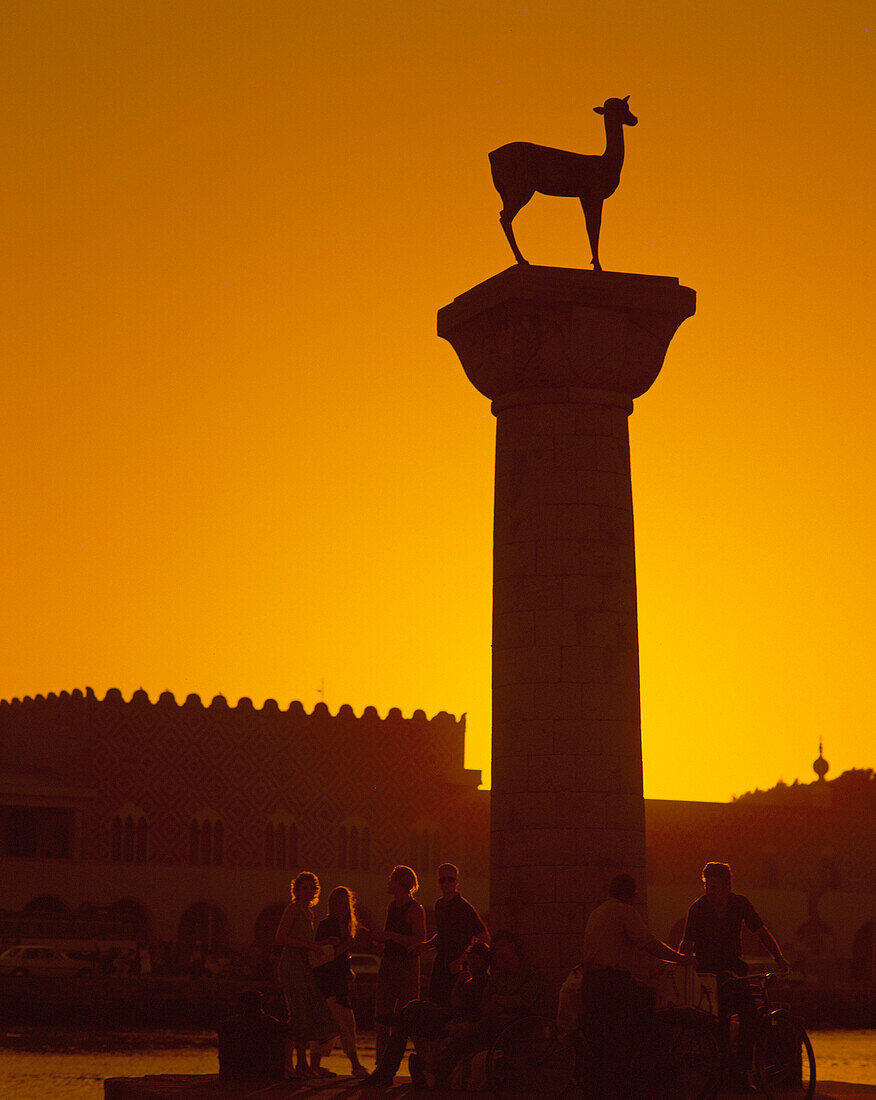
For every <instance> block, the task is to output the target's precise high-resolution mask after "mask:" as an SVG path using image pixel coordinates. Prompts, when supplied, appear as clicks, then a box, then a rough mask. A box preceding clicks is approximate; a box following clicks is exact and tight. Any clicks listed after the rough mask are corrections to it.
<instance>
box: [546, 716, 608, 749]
mask: <svg viewBox="0 0 876 1100" xmlns="http://www.w3.org/2000/svg"><path fill="white" fill-rule="evenodd" d="M551 727H552V728H551V736H552V743H553V751H554V752H555V753H558V754H560V755H562V756H577V755H587V756H598V755H599V754H600V753H601V752H602V737H601V736H600V735H599V722H598V721H594V720H593V719H586V718H555V719H554V720H553V722H552V723H551Z"/></svg>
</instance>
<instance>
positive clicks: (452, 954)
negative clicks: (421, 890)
mask: <svg viewBox="0 0 876 1100" xmlns="http://www.w3.org/2000/svg"><path fill="white" fill-rule="evenodd" d="M438 886H439V887H440V888H441V897H440V898H438V900H437V901H436V902H435V934H434V935H433V936H431V937H430V938H429V939H428V940H426V942H425V943H424V944H423V945H422V947H421V948H420V950H423V951H427V950H429V949H430V948H432V947H434V948H435V950H436V955H435V963H434V965H433V967H432V976H431V978H430V979H429V1000H430V1001H431V1002H432V1003H433V1004H436V1005H447V1006H449V1005H450V995H451V992H452V990H453V985H454V982H455V981H456V976H457V974H459V972H460V970H461V969H462V960H463V957H464V955H465V952H466V950H467V948H468V947H469V946H470V945H471V943H472V942H473V941H474V940H479V941H480V942H481V943H487V944H489V939H490V936H489V933H488V932H487V926H486V925H485V924H484V922H483V921H482V920H481V918H480V915H479V914H478V911H477V909H475V907H474V906H473V905H472V904H471V902H469V901H466V899H465V898H464V897H463V896H462V894H460V892H459V868H458V867H456V866H454V864H452V863H442V864H441V866H440V867H439V868H438Z"/></svg>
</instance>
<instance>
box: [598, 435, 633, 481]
mask: <svg viewBox="0 0 876 1100" xmlns="http://www.w3.org/2000/svg"><path fill="white" fill-rule="evenodd" d="M599 442H600V446H599V447H598V448H597V452H596V469H597V470H604V471H606V472H607V473H611V474H624V475H626V476H627V477H629V476H630V449H629V447H628V446H627V445H626V444H625V443H624V442H622V441H621V440H619V439H600V441H599Z"/></svg>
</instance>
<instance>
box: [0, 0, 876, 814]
mask: <svg viewBox="0 0 876 1100" xmlns="http://www.w3.org/2000/svg"><path fill="white" fill-rule="evenodd" d="M869 11H870V9H869V6H868V5H864V4H863V3H860V2H849V3H842V2H840V3H835V4H832V5H825V4H809V3H794V4H790V3H776V4H770V5H762V4H753V3H749V4H742V5H738V4H736V5H717V6H716V5H699V6H697V5H690V4H684V3H679V2H678V0H669V2H668V3H666V4H662V5H655V4H653V3H644V2H625V0H618V2H616V3H613V4H611V5H602V6H599V7H598V8H594V7H593V6H591V5H582V4H580V3H578V2H571V0H558V2H555V3H548V2H546V0H535V2H532V3H529V4H528V5H518V4H511V3H507V2H496V0H479V2H478V3H477V4H474V5H472V4H470V3H461V2H456V0H452V2H450V3H445V4H426V3H422V2H418V3H412V2H400V0H388V2H382V3H376V4H373V5H365V4H362V3H353V2H338V0H326V2H325V3H318V4H311V3H304V2H301V0H282V2H281V0H276V2H271V0H263V2H259V3H252V2H244V0H236V2H226V0H203V2H193V0H174V2H173V3H165V2H158V3H156V2H154V0H124V2H122V3H120V4H119V3H106V2H99V0H93V2H85V3H82V2H73V0H57V2H50V0H10V2H8V3H7V4H6V5H4V24H5V26H4V35H3V39H4V44H3V46H2V47H0V49H2V64H0V80H2V82H3V89H2V101H3V104H4V117H5V134H6V140H5V142H4V145H5V149H6V156H5V158H4V161H5V163H4V171H3V192H4V197H5V203H4V211H5V212H4V227H5V238H6V247H5V253H6V262H5V263H4V265H3V274H2V279H3V285H2V302H3V309H4V316H3V323H2V338H3V342H4V355H3V363H4V377H5V386H4V390H5V401H4V410H5V416H4V423H3V431H2V433H0V446H2V448H3V455H2V469H3V471H4V478H3V480H4V488H5V492H4V494H3V496H4V502H5V517H4V518H5V524H4V526H5V537H4V539H3V540H2V543H0V553H2V557H0V565H2V575H3V577H4V580H5V584H4V594H3V600H2V612H0V614H2V619H0V629H2V637H3V652H2V659H0V698H10V697H13V696H23V695H28V694H29V695H35V694H37V693H43V694H45V693H48V692H50V691H60V690H62V689H67V690H70V689H73V688H76V687H80V688H84V687H85V686H86V685H88V686H91V687H93V688H94V689H95V691H96V692H97V693H98V695H100V696H103V695H104V694H105V692H106V690H107V689H109V688H111V687H118V688H120V689H121V690H122V692H123V693H124V695H125V697H126V698H129V697H130V695H131V693H132V692H133V691H134V690H136V689H137V688H138V687H141V686H142V687H143V688H145V689H146V691H147V692H148V693H149V695H150V697H151V698H153V699H155V698H157V696H158V694H159V693H160V692H162V691H164V690H170V691H172V692H173V693H174V694H175V695H176V697H177V699H178V700H180V701H182V700H183V699H184V698H185V696H186V695H187V694H188V693H190V692H196V693H199V694H200V695H201V696H202V697H203V698H204V699H205V700H209V699H210V698H211V697H212V696H213V695H215V694H219V693H221V694H224V695H225V696H226V697H227V698H228V699H229V701H230V702H231V703H232V704H233V703H235V702H236V701H237V699H238V698H239V697H241V696H248V697H250V698H252V699H253V701H254V702H255V703H256V704H257V705H261V703H262V702H263V700H264V699H265V698H274V699H277V700H278V701H279V703H280V705H281V706H283V707H285V706H287V705H288V703H289V701H290V700H293V699H295V700H300V701H301V702H302V703H304V705H305V706H306V707H307V708H308V709H311V708H312V707H313V705H315V703H317V702H318V701H319V700H320V699H321V698H322V697H323V694H324V698H325V701H326V702H327V703H328V705H329V708H330V709H331V710H332V711H333V712H335V711H337V709H338V707H339V706H340V705H341V704H343V703H349V704H351V705H352V706H353V708H354V709H355V710H356V711H357V713H361V711H362V710H363V709H364V708H365V707H366V706H368V705H374V706H376V707H377V708H378V710H379V711H380V713H381V714H385V713H386V712H387V711H388V710H389V709H390V708H391V707H396V706H397V707H400V708H401V709H402V710H403V712H404V713H405V714H410V713H411V712H412V711H413V710H415V709H417V708H422V709H423V710H425V711H426V712H427V714H429V715H432V714H434V713H435V712H437V711H440V710H447V711H450V712H453V713H455V714H462V713H464V712H467V714H468V746H467V763H468V766H469V767H474V768H483V769H484V771H485V779H487V780H488V779H489V745H490V601H491V584H492V486H493V448H494V435H495V421H494V419H493V417H492V415H491V413H490V409H489V402H488V401H487V400H486V399H485V398H483V397H481V396H480V395H479V394H478V393H477V392H476V391H475V390H474V389H473V387H472V386H471V384H470V383H469V382H468V380H467V379H466V377H465V375H464V374H463V371H462V369H461V367H460V364H459V361H458V360H457V358H456V356H455V354H454V353H453V351H452V349H451V348H450V347H449V345H447V344H446V343H444V342H443V341H441V340H439V339H438V337H437V336H436V334H435V315H436V312H437V310H438V309H439V308H440V307H441V306H444V305H446V304H447V303H448V302H450V301H451V300H452V299H453V298H454V297H455V296H456V295H458V294H461V293H462V292H463V291H465V290H467V289H468V288H469V287H471V286H473V285H475V284H476V283H479V282H481V281H482V280H484V279H486V278H488V277H489V276H491V275H494V274H496V273H497V272H499V271H501V270H503V269H504V268H506V267H508V266H509V265H510V264H511V263H512V262H513V258H512V256H511V253H510V251H509V249H508V245H507V243H506V240H505V238H504V236H503V234H502V231H501V229H500V227H499V223H498V219H497V214H498V210H499V201H498V196H497V195H496V193H495V191H494V189H493V186H492V183H491V180H490V171H489V165H488V162H487V153H488V152H489V150H491V149H493V148H495V147H497V146H499V145H501V144H503V143H504V142H508V141H514V140H527V141H534V142H538V143H541V144H545V145H552V146H557V147H560V148H568V149H575V150H577V151H580V152H588V153H589V152H594V153H595V152H601V151H602V148H603V144H604V133H603V128H602V123H601V120H600V119H599V118H598V117H597V116H596V115H594V113H593V110H592V108H593V107H594V106H595V105H597V104H599V103H602V102H603V100H605V99H606V97H608V96H625V95H627V94H629V95H630V107H631V108H632V110H633V111H634V112H635V114H636V115H637V116H638V119H639V124H638V126H637V127H636V128H635V130H631V131H630V132H628V134H627V135H626V142H627V145H626V161H625V164H624V172H623V179H622V182H621V186H620V188H619V190H618V192H617V194H616V195H614V196H613V197H612V198H611V199H610V200H609V201H608V202H607V203H606V207H605V214H604V219H603V226H602V237H601V242H600V256H601V259H602V263H603V266H604V267H605V269H606V270H617V271H630V272H646V273H649V274H662V275H673V276H677V277H678V278H679V279H680V280H681V282H682V284H684V285H686V286H689V287H693V288H694V289H695V290H696V291H697V296H698V305H697V314H696V316H695V317H693V318H691V319H690V320H689V321H686V322H685V323H684V325H683V326H682V327H681V329H680V330H679V332H678V334H677V336H676V337H675V338H674V340H673V343H672V346H671V348H670V351H669V354H668V356H667V360H666V364H665V366H664V369H663V372H662V374H661V376H660V378H659V379H658V380H657V382H656V383H655V385H654V387H653V389H652V390H651V391H650V392H649V393H647V394H646V395H645V396H644V397H643V398H641V400H639V401H638V402H637V403H636V407H635V411H634V413H633V416H632V418H631V421H630V436H631V450H632V464H633V492H634V500H635V509H636V514H635V519H636V542H637V546H636V552H637V563H638V587H639V635H640V668H641V682H642V739H643V747H644V762H645V795H646V796H647V797H651V798H684V799H704V800H710V799H715V800H721V799H727V798H729V797H731V796H732V795H733V794H734V793H737V794H738V793H741V792H743V791H744V790H747V789H750V788H753V787H755V786H760V787H768V786H772V785H773V784H774V783H775V782H776V781H777V780H778V779H780V778H781V779H784V780H786V781H788V782H790V781H792V780H793V779H795V778H800V779H802V780H806V781H809V780H811V779H812V778H813V775H812V772H811V762H812V760H813V759H814V758H815V756H816V755H817V752H818V741H819V738H823V741H824V754H825V756H826V757H827V758H828V760H829V761H830V763H831V777H833V776H835V775H837V774H839V772H841V771H843V770H844V769H846V768H851V767H868V766H872V765H873V764H874V763H876V761H874V759H873V737H872V714H873V711H874V704H876V701H874V697H873V682H874V677H873V672H872V663H873V662H872V633H873V627H872V624H873V621H874V617H876V606H874V597H873V583H872V569H873V567H872V557H873V545H874V538H873V535H874V525H873V508H872V486H873V482H874V474H876V462H874V448H873V437H874V432H873V413H872V409H873V401H874V390H876V383H874V376H873V368H872V348H873V345H874V332H873V320H872V318H873V307H872V290H871V286H872V278H871V275H870V266H871V257H872V255H873V244H874V242H873V239H872V237H873V230H872V187H871V184H870V180H871V179H872V172H873V167H874V164H873V159H874V158H873V146H872V137H871V136H870V135H871V131H872V123H871V121H870V119H869V113H870V98H871V97H870V94H869V93H870V84H871V81H872V56H871V54H872V51H871V36H872V34H871V31H870V29H869V23H868V18H869ZM515 232H516V234H517V239H518V241H519V242H520V245H521V248H522V250H523V252H524V253H525V254H526V256H527V258H528V259H530V260H531V261H532V262H533V263H535V264H545V265H552V266H569V267H586V266H588V260H589V255H590V254H589V250H588V246H587V238H586V233H585V228H584V220H583V217H582V215H581V209H580V207H579V206H578V204H577V203H576V202H574V201H573V200H569V199H555V198H554V199H548V198H542V197H539V196H537V197H536V198H535V199H534V200H533V201H532V202H531V203H529V205H528V206H527V207H526V208H525V209H524V210H523V211H522V212H521V213H520V214H519V216H518V217H517V219H516V221H515ZM375 751H376V752H379V746H375Z"/></svg>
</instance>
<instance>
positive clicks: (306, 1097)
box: [104, 1074, 876, 1100]
mask: <svg viewBox="0 0 876 1100" xmlns="http://www.w3.org/2000/svg"><path fill="white" fill-rule="evenodd" d="M396 1080H397V1082H398V1083H397V1084H396V1085H394V1086H393V1088H391V1089H376V1088H366V1087H364V1086H363V1085H362V1083H361V1082H360V1081H355V1080H353V1079H351V1078H349V1077H332V1078H329V1079H328V1080H323V1081H316V1082H312V1081H303V1082H302V1081H277V1082H273V1083H268V1084H266V1083H264V1082H262V1083H258V1082H244V1081H220V1079H219V1077H218V1075H213V1074H202V1075H187V1074H165V1075H156V1076H153V1077H111V1078H108V1079H107V1080H106V1081H105V1082H104V1100H290V1098H292V1097H294V1098H295V1100H377V1098H379V1097H381V1096H385V1097H388V1098H389V1100H403V1098H407V1097H415V1096H416V1097H423V1096H426V1095H428V1096H429V1097H431V1098H432V1100H459V1098H460V1097H462V1096H463V1095H472V1096H474V1095H477V1096H481V1097H485V1098H486V1097H487V1096H489V1093H485V1092H481V1093H462V1092H430V1093H428V1094H426V1093H422V1092H420V1091H418V1090H417V1089H415V1088H413V1086H412V1085H411V1082H410V1078H408V1077H398V1078H397V1079H396ZM734 1095H736V1094H734V1093H722V1094H721V1095H720V1096H719V1097H718V1098H717V1100H732V1098H733V1096H734ZM815 1096H816V1100H871V1098H872V1097H874V1096H876V1086H873V1085H854V1084H849V1083H844V1082H841V1081H821V1082H819V1084H818V1090H817V1092H816V1094H815ZM567 1097H568V1100H596V1098H595V1097H588V1094H587V1093H586V1092H583V1091H581V1090H580V1089H574V1090H573V1091H572V1092H569V1093H567ZM533 1100H538V1098H537V1097H533Z"/></svg>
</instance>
